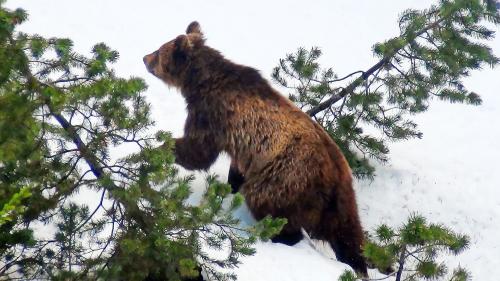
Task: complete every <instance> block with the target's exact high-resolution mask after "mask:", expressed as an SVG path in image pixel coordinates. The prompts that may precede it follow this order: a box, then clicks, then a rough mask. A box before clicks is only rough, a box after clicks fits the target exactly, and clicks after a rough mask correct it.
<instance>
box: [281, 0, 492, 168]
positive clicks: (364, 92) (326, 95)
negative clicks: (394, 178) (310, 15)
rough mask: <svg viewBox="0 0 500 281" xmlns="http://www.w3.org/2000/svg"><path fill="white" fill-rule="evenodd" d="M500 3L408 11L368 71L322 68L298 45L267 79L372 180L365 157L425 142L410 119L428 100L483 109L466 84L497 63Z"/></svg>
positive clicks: (452, 0)
mask: <svg viewBox="0 0 500 281" xmlns="http://www.w3.org/2000/svg"><path fill="white" fill-rule="evenodd" d="M499 6H500V4H499V3H497V2H496V1H494V0H486V1H481V0H440V1H439V4H436V5H433V6H431V7H430V8H429V9H425V10H406V11H404V12H403V13H402V15H401V16H400V18H399V22H398V24H399V28H400V34H399V36H397V37H394V38H392V39H389V40H387V41H385V42H382V43H377V44H375V45H374V46H373V53H374V55H375V56H376V57H377V58H378V59H379V61H378V62H377V63H376V64H375V65H373V66H371V67H370V68H368V69H366V70H359V71H354V72H352V73H351V74H348V75H345V76H338V75H337V74H336V73H335V72H334V70H333V69H332V68H327V69H323V68H322V67H321V66H320V65H319V63H318V60H319V58H320V56H321V50H320V49H319V48H317V47H313V48H311V49H309V50H306V49H305V48H299V49H298V50H297V51H296V52H295V53H292V54H288V55H287V56H286V57H285V58H284V59H281V60H280V62H279V65H278V66H277V67H276V68H275V69H274V71H273V75H272V77H273V80H274V81H276V82H278V83H279V84H280V85H281V86H283V87H285V88H287V89H288V90H289V92H290V94H289V96H290V99H291V100H292V101H294V102H295V103H296V104H297V105H298V106H299V107H300V108H302V109H303V110H305V111H306V112H307V113H308V114H309V115H310V116H311V117H312V118H313V119H314V120H316V121H317V122H318V123H319V124H320V125H321V126H323V127H324V128H325V129H326V131H327V132H328V133H329V134H330V136H331V137H332V138H333V139H334V140H335V141H336V142H337V144H338V145H339V146H340V148H341V149H342V151H343V152H344V154H345V155H346V157H347V159H348V161H349V164H350V165H351V168H352V169H353V172H354V174H355V175H356V176H358V177H372V176H373V174H374V167H373V166H372V165H371V164H370V162H369V159H376V160H379V161H382V162H386V161H387V160H388V153H389V149H388V147H387V142H389V141H401V140H407V139H411V138H421V137H422V133H421V132H420V131H419V130H418V128H417V124H416V123H415V122H413V121H412V120H411V116H413V115H415V114H418V113H422V112H425V111H426V110H427V109H428V107H429V104H430V102H431V100H432V99H433V98H434V99H440V100H444V101H449V102H450V103H466V104H471V105H478V104H481V98H480V96H479V95H478V94H477V93H475V92H472V91H469V90H467V89H466V87H465V86H464V84H463V79H464V78H465V77H467V76H468V75H469V74H470V72H471V71H473V70H476V69H480V68H482V67H483V66H485V65H487V66H491V67H493V66H495V65H497V64H498V63H499V59H498V58H497V57H496V56H495V55H494V54H493V53H492V50H491V49H490V48H489V47H488V46H487V45H485V41H488V40H491V39H492V38H493V36H494V31H493V30H491V28H490V27H491V26H492V25H491V24H493V25H498V24H500V14H499V12H498V10H497V9H498V7H499ZM346 81H348V82H346ZM373 129H375V130H373ZM373 131H377V132H378V133H377V134H374V133H369V132H373Z"/></svg>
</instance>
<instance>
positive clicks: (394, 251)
mask: <svg viewBox="0 0 500 281" xmlns="http://www.w3.org/2000/svg"><path fill="white" fill-rule="evenodd" d="M468 247H469V237H467V236H466V235H463V234H458V233H455V232H453V231H452V230H450V229H449V228H447V227H446V226H444V225H441V224H433V223H428V222H427V220H426V219H425V218H424V217H423V216H421V215H412V216H410V218H409V219H408V221H407V222H406V223H405V224H404V225H403V226H401V227H400V228H399V229H397V230H396V229H393V228H391V227H389V226H388V225H385V224H382V225H380V226H379V227H377V229H376V230H375V233H374V234H372V235H369V236H368V239H367V242H366V244H365V245H364V250H363V254H364V256H365V257H366V258H367V260H368V261H369V263H371V264H373V265H374V266H375V267H376V268H377V269H378V270H380V271H381V272H384V273H386V274H387V277H385V278H377V279H373V280H384V279H388V278H391V279H388V280H395V281H417V280H449V281H466V280H470V275H469V273H468V272H467V270H466V269H465V268H463V267H460V266H459V267H458V268H456V269H454V270H453V272H452V273H451V275H450V274H448V269H447V266H446V265H445V264H444V263H442V262H439V260H440V259H441V258H442V257H441V255H442V254H451V255H458V254H460V253H461V252H463V251H464V250H466V249H467V248H468ZM339 280H341V281H353V280H358V279H357V277H356V276H355V275H354V273H352V272H351V271H346V272H344V274H343V275H342V276H341V277H340V279H339Z"/></svg>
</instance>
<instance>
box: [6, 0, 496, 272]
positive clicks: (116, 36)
mask: <svg viewBox="0 0 500 281" xmlns="http://www.w3.org/2000/svg"><path fill="white" fill-rule="evenodd" d="M433 2H434V1H429V0H423V1H418V0H397V1H389V0H377V1H369V0H360V1H339V0H337V1H327V0H324V1H314V2H313V1H310V2H308V1H303V0H302V1H299V0H287V1H284V0H283V1H264V0H254V1H245V2H243V1H231V0H213V1H203V0H198V1H195V0H186V1H160V0H157V1H131V0H126V1H125V0H122V1H120V0H106V1H102V0H87V1H64V0H45V1H40V0H23V1H20V0H17V1H14V0H11V1H7V4H6V5H7V6H8V7H11V8H16V7H22V8H24V9H26V10H28V12H29V14H30V18H29V21H28V22H27V23H25V24H23V25H22V27H21V29H22V30H23V31H25V32H29V33H38V34H41V35H43V36H46V37H51V36H57V37H69V38H71V39H72V40H73V41H74V44H75V48H76V50H77V51H79V52H82V53H88V52H89V51H90V48H91V46H92V45H93V44H95V43H97V42H105V43H106V44H108V45H109V46H111V47H112V48H114V49H116V50H118V51H119V52H120V56H121V58H120V60H119V62H118V63H117V64H116V65H115V67H116V70H117V74H118V75H121V76H124V77H130V76H140V77H143V78H145V79H146V81H147V83H148V84H149V86H150V87H149V89H148V91H147V93H146V95H147V97H148V99H149V101H150V102H151V104H152V107H153V119H154V120H156V121H157V124H156V126H157V128H158V129H162V130H168V131H172V132H173V134H174V136H181V135H182V128H183V124H184V119H185V116H186V114H185V110H184V108H185V103H184V100H183V98H182V97H181V96H180V94H179V93H177V92H176V91H175V90H174V89H170V88H167V87H166V86H165V85H164V84H163V83H162V82H160V81H159V80H157V79H156V78H154V77H153V76H151V75H150V74H148V73H147V72H146V70H145V68H144V66H143V64H142V57H143V56H144V55H145V54H148V53H150V52H152V51H154V50H156V49H157V48H158V47H159V46H160V45H161V44H162V43H164V42H166V41H168V40H170V39H172V38H174V37H175V36H177V35H179V34H182V33H183V32H184V30H185V28H186V26H187V25H188V24H189V23H190V22H191V21H192V20H198V21H199V22H200V23H201V26H202V29H203V30H204V33H205V35H206V37H207V44H208V45H210V46H212V47H214V48H216V49H218V50H220V51H221V52H222V53H223V54H225V56H226V57H227V58H229V59H231V60H233V61H235V62H238V63H241V64H246V65H250V66H253V67H255V68H257V69H259V70H261V73H262V74H263V75H264V76H265V77H267V78H269V76H270V72H271V70H272V68H273V67H274V66H275V65H276V64H277V62H278V59H279V58H282V57H284V56H285V54H286V53H290V52H293V51H295V50H296V48H297V47H300V46H304V47H306V48H308V47H311V46H320V47H321V48H322V50H323V51H324V56H323V58H322V60H321V61H322V63H323V64H324V66H325V67H326V66H332V67H334V70H335V71H336V72H337V73H338V74H339V76H343V75H345V74H347V73H350V72H352V71H354V70H360V69H367V68H368V67H370V66H371V65H373V64H374V63H375V62H376V59H375V58H373V57H372V55H371V46H372V45H373V44H374V43H375V42H380V41H383V40H385V39H388V38H390V37H392V36H395V35H397V34H398V29H397V17H398V15H399V14H400V13H401V12H402V11H403V10H405V9H407V8H426V7H429V5H430V4H431V3H433ZM489 44H490V46H492V47H493V49H494V51H495V52H496V54H497V55H500V40H499V38H497V39H495V40H494V41H493V42H490V43H489ZM466 86H467V87H468V88H469V89H471V90H474V91H476V92H478V93H479V94H480V95H481V97H482V98H483V105H481V106H467V105H460V104H448V103H444V102H439V101H435V102H433V103H432V105H431V108H430V110H429V111H428V112H425V113H423V114H422V115H419V116H416V117H415V120H416V121H417V123H418V124H419V126H420V129H421V131H422V132H423V133H424V137H423V139H421V140H411V141H406V142H399V143H392V144H390V149H391V152H390V157H391V159H390V163H389V164H388V165H385V166H384V165H377V176H376V177H375V179H374V180H373V181H356V183H355V189H356V192H357V199H358V207H359V211H360V216H361V220H362V224H363V226H364V228H365V229H367V230H373V229H374V227H375V226H377V225H379V224H380V223H387V224H389V225H390V226H394V227H396V226H398V225H400V224H401V223H402V222H403V221H405V220H406V219H407V217H408V216H409V215H410V214H412V213H415V212H417V213H420V214H422V215H424V216H425V217H426V218H428V219H429V221H432V222H441V223H445V224H446V225H448V226H450V227H451V228H452V229H453V230H455V231H458V232H462V233H465V234H467V235H469V236H470V237H471V242H472V243H471V247H470V249H469V250H467V251H465V252H464V253H463V254H461V255H459V256H458V257H452V258H449V259H447V260H446V261H447V263H448V264H449V267H450V268H453V267H454V266H455V265H458V264H461V265H463V266H465V267H466V268H468V269H469V270H470V272H471V273H472V276H473V280H498V278H499V276H500V239H499V238H498V237H499V234H500V191H499V188H500V172H499V170H498V164H497V163H498V161H499V159H500V148H499V147H498V145H499V139H500V126H499V124H498V122H500V95H499V94H500V93H499V91H500V70H499V69H498V68H496V69H484V70H481V71H476V72H474V73H472V76H471V77H470V78H468V79H467V80H466ZM283 93H284V94H286V93H285V92H283ZM228 165H229V160H228V158H227V157H225V156H221V157H220V158H219V159H218V161H217V162H216V164H215V165H214V166H213V167H212V169H211V170H210V173H216V174H218V175H220V177H221V178H225V177H226V175H227V170H228ZM197 175H198V178H199V179H198V180H197V181H196V182H195V187H194V188H195V196H198V197H199V196H200V194H201V192H202V190H203V188H204V184H203V177H204V175H205V173H198V174H197ZM98 196H99V195H98V194H93V193H89V194H82V195H81V196H79V198H81V200H83V201H87V202H90V204H92V205H93V204H95V202H96V200H97V199H96V198H97V197H98ZM195 199H196V198H195ZM195 199H193V200H195ZM238 213H239V215H240V216H241V217H242V219H243V220H244V222H246V223H251V221H252V220H251V217H250V215H249V214H248V212H247V211H246V210H245V209H242V210H240V211H239V212H238ZM256 249H257V253H256V254H255V255H254V256H251V257H247V258H244V259H242V264H241V265H240V267H239V268H237V269H236V270H235V273H236V274H237V275H238V280H242V281H250V280H261V281H266V280H273V281H277V280H283V281H285V280H287V281H288V280H318V281H320V280H336V279H337V276H338V275H339V274H340V273H341V272H342V271H343V270H344V269H346V268H348V267H347V266H346V265H344V264H341V263H338V262H336V261H335V260H333V259H332V256H333V255H332V253H331V250H330V249H328V248H327V247H326V248H325V247H313V246H311V243H309V241H308V240H303V241H302V242H300V243H299V244H297V245H295V246H293V247H289V246H285V245H281V244H272V243H264V242H260V243H257V245H256ZM370 274H371V275H373V276H375V272H374V271H371V272H370Z"/></svg>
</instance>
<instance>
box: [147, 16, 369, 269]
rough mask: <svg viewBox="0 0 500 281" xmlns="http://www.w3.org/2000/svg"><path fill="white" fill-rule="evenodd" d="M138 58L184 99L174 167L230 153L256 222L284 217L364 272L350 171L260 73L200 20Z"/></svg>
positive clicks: (289, 230) (197, 165) (200, 164)
mask: <svg viewBox="0 0 500 281" xmlns="http://www.w3.org/2000/svg"><path fill="white" fill-rule="evenodd" d="M144 63H145V64H146V67H147V68H148V70H149V71H150V72H151V73H152V74H154V75H155V76H157V77H158V78H160V79H161V80H163V81H164V82H166V83H167V84H168V85H171V86H174V87H176V88H178V89H179V90H180V92H181V93H182V95H183V96H184V98H185V99H186V102H187V111H188V116H187V120H186V124H185V131H184V137H183V138H178V139H176V140H175V151H174V153H175V156H176V162H177V163H178V164H180V165H181V166H183V167H185V168H187V169H192V170H195V169H208V168H209V167H210V166H211V165H212V164H213V162H214V161H215V160H216V158H217V156H218V155H219V153H220V152H222V151H225V152H227V153H228V154H229V155H230V157H231V158H232V161H233V166H235V168H237V170H239V171H240V172H241V174H242V175H243V176H244V181H243V182H242V186H241V193H242V194H243V195H244V197H245V200H246V202H247V205H248V207H249V208H250V210H251V212H252V214H253V215H254V216H255V217H256V219H261V218H263V217H265V216H267V215H271V216H273V217H285V218H287V219H288V223H287V224H286V226H285V227H284V229H283V231H282V233H281V235H283V236H288V237H297V238H298V239H300V238H301V234H300V231H301V230H300V229H301V228H304V230H305V231H306V232H308V233H309V235H310V236H311V237H312V238H316V239H322V240H326V241H328V242H329V243H330V244H331V246H332V248H333V249H334V251H335V253H336V255H337V258H338V260H339V261H341V262H345V263H347V264H349V265H351V266H352V267H353V268H354V269H355V270H356V271H357V272H358V273H361V274H363V275H366V273H367V272H366V263H365V260H364V259H363V257H362V255H361V247H362V244H363V232H362V228H361V225H360V221H359V217H358V210H357V206H356V199H355V194H354V190H353V188H352V177H351V170H350V168H349V166H348V164H347V161H346V159H345V158H344V156H343V154H342V153H341V151H340V149H339V148H338V146H337V145H336V144H335V143H334V142H333V140H332V139H331V138H330V136H329V135H328V134H327V133H326V132H325V131H324V130H323V128H321V126H319V125H318V124H317V123H316V122H314V121H313V120H311V118H310V117H309V116H308V115H307V114H305V113H304V112H302V111H301V110H300V109H299V108H297V107H296V106H295V105H294V104H293V103H291V102H290V101H289V100H288V99H286V98H285V97H283V96H282V95H280V94H279V93H278V92H277V91H275V90H274V89H273V88H272V87H271V86H270V85H269V83H268V82H267V81H266V80H265V79H263V78H262V76H261V75H260V74H259V72H258V71H257V70H255V69H253V68H250V67H247V66H243V65H238V64H235V63H233V62H231V61H229V60H227V59H225V58H224V57H223V56H222V55H221V54H220V53H219V52H218V51H216V50H214V49H212V48H210V47H208V46H206V45H205V40H204V38H203V34H202V33H201V29H200V26H199V24H198V23H197V22H193V23H191V24H190V25H189V27H188V29H187V34H185V35H179V36H178V37H177V38H175V39H174V40H172V41H169V42H167V43H165V44H164V45H163V46H161V47H160V48H159V49H158V50H157V51H155V52H153V53H151V54H149V55H147V56H145V57H144ZM292 240H293V239H292Z"/></svg>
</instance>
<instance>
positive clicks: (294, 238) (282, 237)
mask: <svg viewBox="0 0 500 281" xmlns="http://www.w3.org/2000/svg"><path fill="white" fill-rule="evenodd" d="M303 238H304V235H302V232H301V231H300V229H299V230H298V231H294V232H289V233H288V232H287V233H283V232H281V233H280V234H278V235H276V236H274V237H273V238H272V239H271V241H273V243H281V244H285V245H288V246H293V245H295V244H297V243H299V242H300V240H302V239H303Z"/></svg>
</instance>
